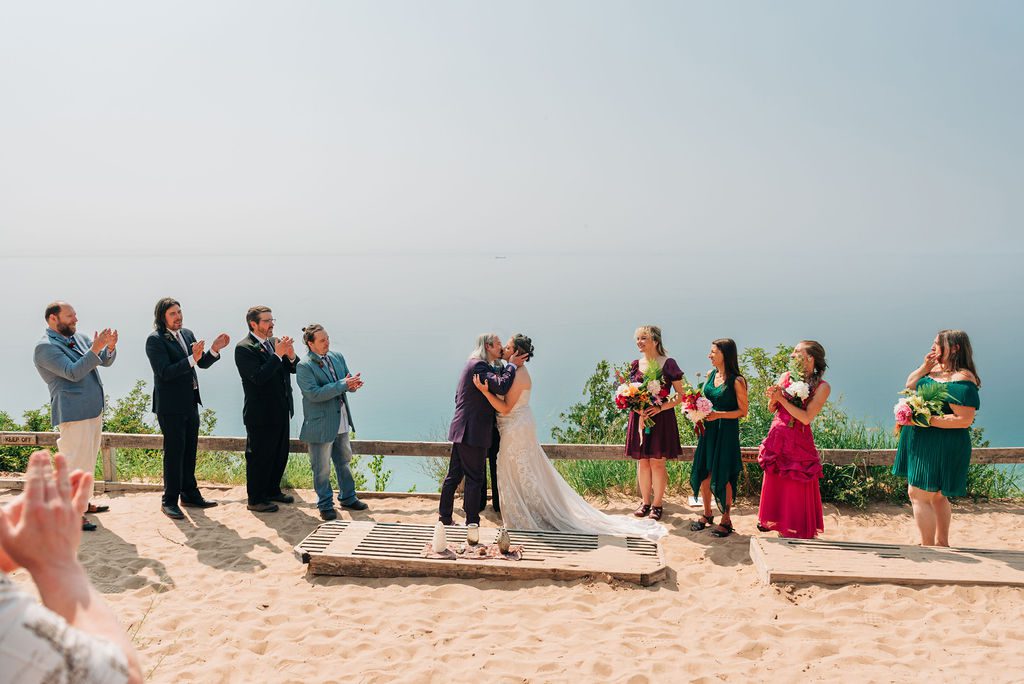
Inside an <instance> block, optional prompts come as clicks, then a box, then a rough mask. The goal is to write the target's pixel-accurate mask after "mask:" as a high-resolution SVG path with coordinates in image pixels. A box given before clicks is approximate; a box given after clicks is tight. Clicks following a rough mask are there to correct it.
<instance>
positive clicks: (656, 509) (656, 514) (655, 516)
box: [650, 506, 664, 520]
mask: <svg viewBox="0 0 1024 684" xmlns="http://www.w3.org/2000/svg"><path fill="white" fill-rule="evenodd" d="M663 512H664V509H663V508H662V507H661V506H651V515H650V518H651V520H661V514H662V513H663Z"/></svg>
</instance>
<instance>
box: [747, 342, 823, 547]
mask: <svg viewBox="0 0 1024 684" xmlns="http://www.w3.org/2000/svg"><path fill="white" fill-rule="evenodd" d="M790 359H791V362H790V370H789V371H788V372H786V373H784V374H783V375H782V377H780V378H779V381H778V382H777V383H776V384H774V385H772V386H771V387H769V388H768V390H767V391H766V394H767V395H768V409H769V410H772V411H775V418H774V419H773V420H772V424H771V427H770V428H769V429H768V436H767V437H765V438H764V441H763V442H761V449H760V453H759V454H758V457H757V462H758V463H759V464H760V465H761V468H762V469H763V470H764V482H763V484H762V485H761V505H760V508H759V509H758V512H757V529H759V530H761V531H762V532H767V531H769V530H775V531H777V532H778V533H779V536H781V537H796V538H798V539H813V538H814V537H815V536H816V535H817V533H818V532H822V531H824V529H825V520H824V516H823V515H822V512H821V491H820V490H819V488H818V480H820V479H821V459H820V458H819V457H818V449H817V447H815V445H814V437H813V436H812V435H811V421H813V420H814V418H815V417H816V416H817V415H818V413H819V412H820V411H821V409H822V407H823V406H824V405H825V401H826V400H827V399H828V395H829V393H830V392H831V391H832V388H831V387H829V384H828V383H827V382H825V381H824V380H823V376H824V375H825V369H826V368H828V364H827V363H826V362H825V348H824V347H822V346H821V344H819V343H818V342H815V341H814V340H804V341H802V342H800V343H799V344H797V345H796V347H795V348H794V349H793V353H792V354H791V355H790ZM798 375H799V376H800V377H796V376H798Z"/></svg>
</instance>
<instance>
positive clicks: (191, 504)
mask: <svg viewBox="0 0 1024 684" xmlns="http://www.w3.org/2000/svg"><path fill="white" fill-rule="evenodd" d="M181 505H182V506H187V507H188V508H213V507H214V506H216V505H217V502H216V501H207V500H206V499H185V498H182V500H181Z"/></svg>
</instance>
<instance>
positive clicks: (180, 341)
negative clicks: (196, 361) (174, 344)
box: [174, 330, 192, 356]
mask: <svg viewBox="0 0 1024 684" xmlns="http://www.w3.org/2000/svg"><path fill="white" fill-rule="evenodd" d="M174 337H176V338H177V340H178V344H179V345H181V348H182V350H183V351H184V352H185V356H188V355H189V354H191V353H192V352H190V351H189V348H188V345H187V344H185V336H184V335H182V334H181V331H180V330H179V331H177V332H175V333H174Z"/></svg>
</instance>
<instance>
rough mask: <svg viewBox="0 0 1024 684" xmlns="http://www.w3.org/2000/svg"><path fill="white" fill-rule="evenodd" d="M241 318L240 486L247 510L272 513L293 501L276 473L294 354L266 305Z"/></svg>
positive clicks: (284, 440) (289, 411)
mask: <svg viewBox="0 0 1024 684" xmlns="http://www.w3.org/2000/svg"><path fill="white" fill-rule="evenodd" d="M245 321H246V323H248V324H249V334H248V335H246V336H245V337H244V338H242V339H241V340H239V342H238V344H236V345H235V366H237V367H238V375H239V376H240V377H241V378H242V393H243V394H244V395H245V399H244V402H243V404H242V422H243V423H245V488H246V492H247V494H248V497H249V505H248V508H249V510H250V511H256V512H257V513H273V512H274V511H276V510H277V504H279V503H286V504H290V503H292V502H294V501H295V498H294V497H292V496H291V495H290V494H285V493H284V492H282V491H281V478H282V477H283V476H284V470H285V467H286V466H287V465H288V446H289V444H288V442H289V438H290V434H289V425H288V423H289V421H290V420H291V417H292V415H294V413H295V407H294V405H293V404H292V374H293V373H295V368H296V366H297V365H298V359H297V358H296V356H295V341H294V340H293V339H292V338H290V337H282V338H280V339H279V338H277V337H274V314H273V312H272V311H271V310H270V308H269V307H266V306H254V307H251V308H250V309H249V311H248V312H247V313H246V314H245ZM473 389H474V390H475V389H476V388H475V387H474V388H473ZM477 394H479V392H477Z"/></svg>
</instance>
